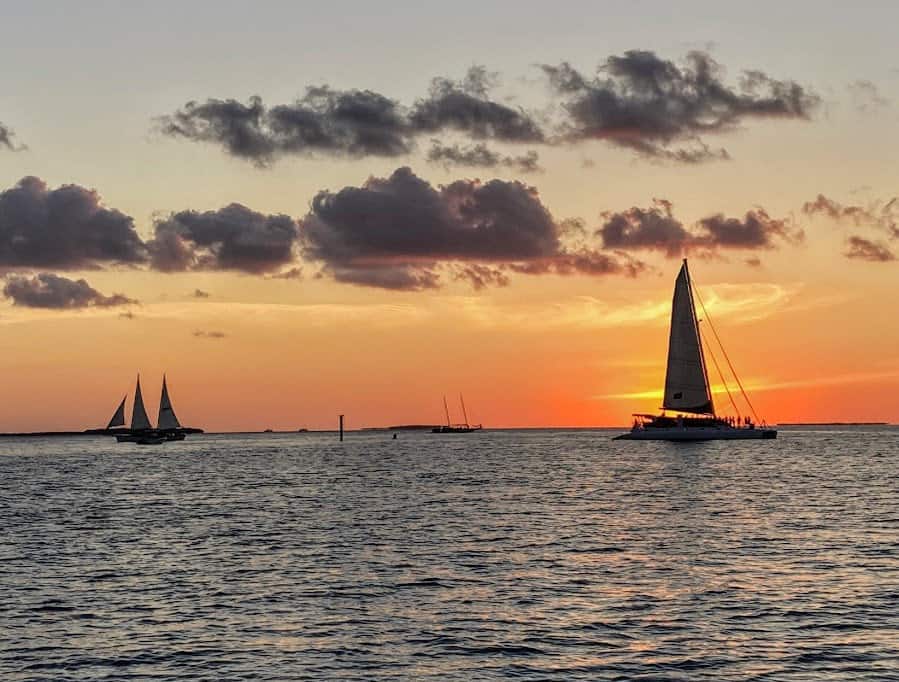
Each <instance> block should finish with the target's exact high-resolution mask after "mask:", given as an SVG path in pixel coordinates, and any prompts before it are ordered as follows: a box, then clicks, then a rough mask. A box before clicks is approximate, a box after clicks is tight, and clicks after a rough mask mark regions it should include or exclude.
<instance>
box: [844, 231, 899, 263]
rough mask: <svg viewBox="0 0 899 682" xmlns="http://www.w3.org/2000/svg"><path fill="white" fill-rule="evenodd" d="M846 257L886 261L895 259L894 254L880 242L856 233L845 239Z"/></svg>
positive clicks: (878, 261)
mask: <svg viewBox="0 0 899 682" xmlns="http://www.w3.org/2000/svg"><path fill="white" fill-rule="evenodd" d="M844 255H845V256H846V258H855V259H859V260H866V261H872V262H875V263H886V262H887V261H893V260H896V255H895V254H894V253H893V252H892V251H891V250H890V249H889V247H887V246H886V245H885V244H883V243H881V242H874V241H871V240H869V239H865V238H864V237H859V236H858V235H852V236H851V237H849V239H848V240H847V249H846V252H845V254H844Z"/></svg>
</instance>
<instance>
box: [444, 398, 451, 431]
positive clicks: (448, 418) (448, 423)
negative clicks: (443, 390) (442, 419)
mask: <svg viewBox="0 0 899 682" xmlns="http://www.w3.org/2000/svg"><path fill="white" fill-rule="evenodd" d="M443 411H444V412H445V413H446V425H447V426H449V425H450V417H449V408H448V407H447V406H446V396H443Z"/></svg>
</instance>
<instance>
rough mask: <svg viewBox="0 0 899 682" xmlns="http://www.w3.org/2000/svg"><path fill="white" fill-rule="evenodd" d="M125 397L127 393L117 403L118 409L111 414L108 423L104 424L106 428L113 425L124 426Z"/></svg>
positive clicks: (126, 397)
mask: <svg viewBox="0 0 899 682" xmlns="http://www.w3.org/2000/svg"><path fill="white" fill-rule="evenodd" d="M127 399H128V396H127V395H126V396H125V397H124V398H122V402H121V403H119V407H118V409H117V410H116V411H115V414H113V415H112V419H110V420H109V423H108V424H107V425H106V428H107V429H111V428H112V427H114V426H125V401H126V400H127Z"/></svg>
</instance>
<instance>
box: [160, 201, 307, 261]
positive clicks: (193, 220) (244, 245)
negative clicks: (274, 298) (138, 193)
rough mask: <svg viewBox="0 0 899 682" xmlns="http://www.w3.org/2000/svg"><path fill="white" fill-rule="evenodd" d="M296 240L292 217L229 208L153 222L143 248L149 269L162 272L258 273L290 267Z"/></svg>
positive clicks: (172, 215) (183, 212)
mask: <svg viewBox="0 0 899 682" xmlns="http://www.w3.org/2000/svg"><path fill="white" fill-rule="evenodd" d="M296 239H297V223H296V221H294V220H293V218H290V217H289V216H286V215H266V214H263V213H258V212H256V211H252V210H250V209H249V208H247V207H246V206H242V205H241V204H230V205H229V206H226V207H224V208H222V209H219V210H217V211H204V212H199V211H180V212H178V213H173V214H171V215H170V216H168V217H167V218H164V219H161V220H158V221H157V222H156V224H155V226H154V236H153V238H152V239H151V240H150V241H148V242H147V249H148V250H149V253H150V264H151V267H153V268H154V269H156V270H160V271H162V272H184V271H188V270H234V271H237V272H245V273H249V274H263V273H266V272H272V271H274V270H278V269H279V268H281V267H282V266H284V265H287V264H290V263H292V262H293V260H294V250H293V246H294V242H295V241H296Z"/></svg>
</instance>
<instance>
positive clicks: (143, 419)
mask: <svg viewBox="0 0 899 682" xmlns="http://www.w3.org/2000/svg"><path fill="white" fill-rule="evenodd" d="M152 428H153V425H152V424H150V418H149V417H148V416H147V410H146V409H145V408H144V398H143V396H142V395H141V393H140V377H137V388H136V389H135V391H134V413H133V414H132V415H131V430H132V431H144V430H146V429H152Z"/></svg>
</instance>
